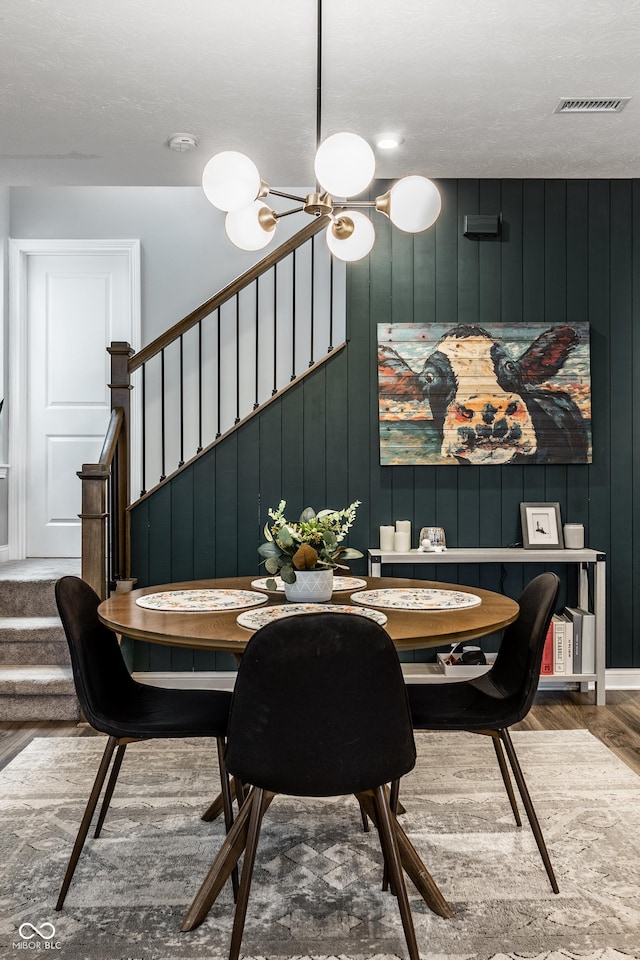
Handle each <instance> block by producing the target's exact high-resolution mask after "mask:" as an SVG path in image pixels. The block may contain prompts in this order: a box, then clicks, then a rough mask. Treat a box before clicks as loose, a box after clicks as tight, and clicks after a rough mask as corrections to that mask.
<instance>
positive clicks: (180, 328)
mask: <svg viewBox="0 0 640 960" xmlns="http://www.w3.org/2000/svg"><path fill="white" fill-rule="evenodd" d="M329 222H330V218H329V217H327V216H321V217H316V218H314V219H313V220H312V221H311V222H310V223H309V224H307V226H306V227H303V229H302V230H300V232H299V233H296V234H295V235H294V236H293V237H290V238H289V239H288V240H285V242H284V243H282V244H281V245H280V246H279V247H278V248H277V249H276V250H272V251H271V253H270V254H268V255H267V256H266V257H263V259H262V260H260V261H259V262H258V263H256V264H255V265H254V266H253V267H251V268H250V269H249V270H247V271H246V272H245V273H243V274H241V276H239V277H236V279H235V280H232V281H231V283H229V284H227V286H226V287H223V289H222V290H220V291H219V292H218V293H216V295H215V296H213V297H211V298H210V299H209V300H207V301H206V302H205V303H203V304H201V305H200V306H199V307H196V309H195V310H193V311H192V312H191V313H189V314H188V315H187V316H186V317H184V319H183V320H180V321H178V323H176V324H174V325H173V326H172V327H170V328H169V330H166V331H165V332H164V333H163V334H161V335H160V336H159V337H156V339H155V340H154V341H153V342H152V343H149V344H148V345H147V346H146V347H143V349H142V350H140V351H139V352H138V353H136V354H135V355H134V356H133V357H131V358H130V360H129V373H130V374H131V373H133V372H134V370H137V369H138V367H141V366H142V365H143V364H144V363H147V362H148V361H149V360H151V358H152V357H155V356H156V354H158V353H160V351H161V350H164V349H165V347H168V346H169V345H170V344H171V343H173V342H174V340H177V339H178V337H181V336H182V335H183V334H184V333H186V332H187V330H190V329H191V327H193V326H195V325H196V323H198V322H199V321H200V320H203V319H204V318H205V317H207V316H209V314H210V313H213V311H214V310H217V309H218V307H221V306H222V305H223V304H224V303H226V302H227V300H230V299H231V297H234V296H235V295H236V294H237V293H240V291H241V290H243V289H244V288H245V287H246V286H248V285H249V284H250V283H253V281H254V280H257V279H258V277H261V276H262V274H263V273H266V272H267V271H268V270H270V269H271V267H273V266H274V265H275V264H276V263H280V261H281V260H284V258H285V257H288V256H289V254H290V253H293V251H294V250H297V249H298V247H301V246H302V245H303V244H304V243H306V242H307V240H310V239H311V237H313V236H315V234H316V233H319V232H320V231H321V230H322V228H323V227H326V226H327V225H328V224H329Z"/></svg>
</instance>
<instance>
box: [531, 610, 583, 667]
mask: <svg viewBox="0 0 640 960" xmlns="http://www.w3.org/2000/svg"><path fill="white" fill-rule="evenodd" d="M595 669H596V618H595V616H594V614H593V613H589V611H588V610H583V609H582V608H581V607H565V609H564V610H563V611H562V613H554V615H553V617H552V618H551V623H550V624H549V629H548V630H547V636H546V639H545V643H544V650H543V653H542V664H541V666H540V676H541V677H555V676H575V675H578V674H582V673H591V674H592V673H595Z"/></svg>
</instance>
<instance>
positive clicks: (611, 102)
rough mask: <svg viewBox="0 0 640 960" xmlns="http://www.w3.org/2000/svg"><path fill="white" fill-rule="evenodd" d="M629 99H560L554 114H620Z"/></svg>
mask: <svg viewBox="0 0 640 960" xmlns="http://www.w3.org/2000/svg"><path fill="white" fill-rule="evenodd" d="M629 100H631V97H562V99H561V100H559V101H558V106H557V107H556V108H555V110H554V111H553V112H554V113H620V111H621V110H624V108H625V107H626V105H627V104H628V103H629Z"/></svg>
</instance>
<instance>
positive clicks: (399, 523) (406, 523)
mask: <svg viewBox="0 0 640 960" xmlns="http://www.w3.org/2000/svg"><path fill="white" fill-rule="evenodd" d="M396 533H408V534H409V536H411V520H396Z"/></svg>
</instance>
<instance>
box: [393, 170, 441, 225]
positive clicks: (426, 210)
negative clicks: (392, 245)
mask: <svg viewBox="0 0 640 960" xmlns="http://www.w3.org/2000/svg"><path fill="white" fill-rule="evenodd" d="M389 200H390V209H389V218H390V220H391V222H392V223H394V224H395V225H396V227H398V228H399V229H400V230H406V231H407V233H420V231H421V230H426V229H427V227H430V226H431V225H432V224H433V223H435V222H436V220H437V219H438V216H439V215H440V210H441V209H442V198H441V197H440V192H439V190H438V188H437V187H436V185H435V183H433V182H432V181H431V180H427V178H426V177H403V178H402V180H398V182H397V183H394V185H393V186H392V187H391V190H390V191H389Z"/></svg>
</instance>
